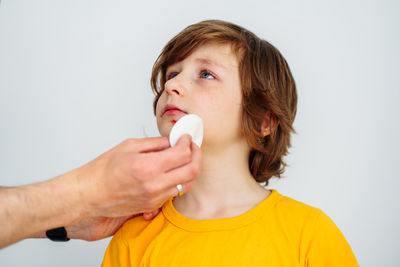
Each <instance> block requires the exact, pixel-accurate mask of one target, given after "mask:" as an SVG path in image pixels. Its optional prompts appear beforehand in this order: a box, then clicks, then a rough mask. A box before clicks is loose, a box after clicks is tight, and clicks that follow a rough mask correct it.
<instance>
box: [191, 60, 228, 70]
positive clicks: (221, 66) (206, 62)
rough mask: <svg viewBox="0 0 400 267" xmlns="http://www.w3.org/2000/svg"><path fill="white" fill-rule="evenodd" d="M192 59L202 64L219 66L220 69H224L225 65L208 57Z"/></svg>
mask: <svg viewBox="0 0 400 267" xmlns="http://www.w3.org/2000/svg"><path fill="white" fill-rule="evenodd" d="M194 61H196V62H199V63H202V64H207V65H214V66H217V67H220V68H222V69H226V67H225V66H224V65H222V64H220V63H218V62H215V61H213V60H211V59H208V58H195V59H194Z"/></svg>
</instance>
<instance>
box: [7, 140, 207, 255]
mask: <svg viewBox="0 0 400 267" xmlns="http://www.w3.org/2000/svg"><path fill="white" fill-rule="evenodd" d="M200 164H201V152H200V149H199V148H198V147H197V146H196V145H195V144H194V143H191V139H190V136H188V135H187V136H183V137H182V138H181V139H180V140H179V141H178V143H177V145H176V146H174V147H172V148H171V147H169V142H168V139H167V138H166V137H157V138H144V139H129V140H126V141H125V142H123V143H121V144H119V145H118V146H116V147H114V148H113V149H111V150H109V151H108V152H106V153H104V154H103V155H101V156H99V157H98V158H96V159H94V160H93V161H91V162H89V163H87V164H86V165H84V166H82V167H80V168H78V169H75V170H72V171H70V172H68V173H66V174H63V175H60V176H58V177H56V178H54V179H51V180H48V181H44V182H40V183H35V184H31V185H26V186H17V187H8V188H5V187H0V204H1V205H0V228H1V229H2V232H1V234H0V248H2V247H4V246H7V245H9V244H12V243H15V242H17V241H19V240H21V239H24V238H28V237H44V236H45V235H44V231H45V230H48V229H52V228H56V227H60V226H68V225H69V226H68V227H69V229H70V230H71V231H72V232H71V234H73V238H80V239H85V240H96V239H101V238H104V237H107V236H109V235H111V234H113V233H114V232H115V231H116V230H117V229H118V228H119V227H120V226H121V225H122V224H123V223H124V222H125V221H126V220H127V219H128V218H130V217H131V216H133V215H136V214H141V213H144V217H145V218H147V219H149V218H151V217H153V216H155V215H156V213H157V212H158V209H159V208H160V207H161V206H162V205H163V203H164V202H165V201H166V200H168V199H169V198H170V197H172V196H174V195H177V194H178V190H177V189H176V185H177V184H182V185H183V188H184V191H185V192H187V191H190V190H191V189H192V187H193V183H194V180H195V178H196V177H197V175H198V173H199V170H200ZM27 225H29V227H27ZM71 227H72V228H71Z"/></svg>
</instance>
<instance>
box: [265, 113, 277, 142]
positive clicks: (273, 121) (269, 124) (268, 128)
mask: <svg viewBox="0 0 400 267" xmlns="http://www.w3.org/2000/svg"><path fill="white" fill-rule="evenodd" d="M278 124H279V122H278V119H277V118H276V116H274V115H272V114H271V112H270V111H267V113H266V114H265V117H264V120H263V122H262V125H261V133H262V135H263V136H264V137H265V136H267V135H270V134H271V133H272V132H273V131H275V130H276V128H277V127H278Z"/></svg>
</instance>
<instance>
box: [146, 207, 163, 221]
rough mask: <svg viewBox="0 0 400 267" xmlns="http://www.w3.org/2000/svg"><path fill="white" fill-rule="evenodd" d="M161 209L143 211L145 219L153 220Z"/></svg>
mask: <svg viewBox="0 0 400 267" xmlns="http://www.w3.org/2000/svg"><path fill="white" fill-rule="evenodd" d="M160 211H161V209H157V210H153V211H151V212H145V213H143V218H144V219H145V220H152V219H153V218H154V217H156V216H157V215H158V214H159V213H160Z"/></svg>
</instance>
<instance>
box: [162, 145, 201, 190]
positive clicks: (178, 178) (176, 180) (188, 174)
mask: <svg viewBox="0 0 400 267" xmlns="http://www.w3.org/2000/svg"><path fill="white" fill-rule="evenodd" d="M192 148H193V153H192V161H191V162H190V163H188V164H186V165H184V166H181V167H179V168H175V169H173V170H171V171H169V172H167V173H166V177H165V179H163V181H160V183H161V182H163V183H164V184H163V186H162V188H171V187H175V186H176V185H177V184H184V183H188V182H190V181H192V180H195V179H196V178H197V176H198V175H199V174H200V169H201V151H200V149H199V147H198V146H197V145H196V144H193V145H192Z"/></svg>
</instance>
